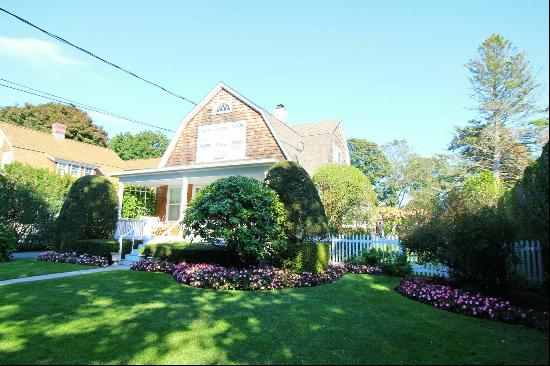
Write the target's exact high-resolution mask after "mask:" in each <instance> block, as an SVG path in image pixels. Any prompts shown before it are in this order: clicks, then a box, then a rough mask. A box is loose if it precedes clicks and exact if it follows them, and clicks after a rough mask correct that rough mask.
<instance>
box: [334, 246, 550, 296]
mask: <svg viewBox="0 0 550 366" xmlns="http://www.w3.org/2000/svg"><path fill="white" fill-rule="evenodd" d="M324 241H325V242H327V243H331V255H330V259H331V262H332V263H342V262H345V261H346V260H348V259H351V258H352V257H355V256H361V254H362V253H363V251H364V250H369V249H371V248H375V249H381V250H384V251H388V252H401V250H402V249H401V241H400V240H399V238H398V237H397V236H386V237H371V236H369V235H337V236H331V237H329V238H327V239H326V240H324ZM515 248H516V253H517V254H518V257H519V259H520V263H519V264H518V266H517V270H518V273H519V274H521V275H522V276H524V277H525V278H526V279H527V280H528V281H529V282H531V283H533V284H537V285H539V284H542V283H543V281H544V272H543V267H542V251H541V247H540V242H538V241H520V242H518V243H516V244H515ZM409 260H410V263H411V265H412V269H413V273H414V274H416V275H427V276H439V277H449V273H450V271H449V268H448V267H447V266H444V265H441V264H438V263H419V262H417V261H416V258H415V257H414V256H409Z"/></svg>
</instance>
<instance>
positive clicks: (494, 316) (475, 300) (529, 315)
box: [395, 277, 548, 329]
mask: <svg viewBox="0 0 550 366" xmlns="http://www.w3.org/2000/svg"><path fill="white" fill-rule="evenodd" d="M395 290H396V291H397V292H398V293H400V294H401V295H403V296H405V297H408V298H410V299H413V300H417V301H420V302H422V303H425V304H428V305H431V306H433V307H436V308H439V309H443V310H447V311H450V312H454V313H458V314H463V315H467V316H471V317H476V318H485V319H490V320H497V321H501V322H507V323H521V324H525V325H529V326H534V327H537V328H546V329H548V313H544V314H543V316H542V318H543V319H541V317H540V316H537V314H536V313H535V311H533V310H532V309H529V310H522V309H519V308H517V307H515V306H513V305H512V304H511V303H510V301H508V300H505V299H503V298H500V297H490V296H484V295H482V294H480V293H471V292H468V291H466V290H463V289H460V288H456V287H453V286H450V285H448V284H442V283H439V281H436V280H433V279H426V278H411V277H405V278H403V279H401V281H400V282H399V284H398V285H397V286H396V287H395Z"/></svg>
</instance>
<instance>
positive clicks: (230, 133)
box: [197, 122, 246, 161]
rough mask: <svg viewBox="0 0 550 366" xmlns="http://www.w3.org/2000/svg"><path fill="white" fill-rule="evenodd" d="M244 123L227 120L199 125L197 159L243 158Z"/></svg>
mask: <svg viewBox="0 0 550 366" xmlns="http://www.w3.org/2000/svg"><path fill="white" fill-rule="evenodd" d="M245 150H246V125H245V124H244V123H242V122H228V123H220V124H217V125H208V126H200V127H199V131H198V136H197V161H217V160H239V159H244V157H245Z"/></svg>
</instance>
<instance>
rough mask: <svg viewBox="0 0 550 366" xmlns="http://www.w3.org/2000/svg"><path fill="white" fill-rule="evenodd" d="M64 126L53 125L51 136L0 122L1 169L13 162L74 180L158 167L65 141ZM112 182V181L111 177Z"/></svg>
mask: <svg viewBox="0 0 550 366" xmlns="http://www.w3.org/2000/svg"><path fill="white" fill-rule="evenodd" d="M65 129H66V126H65V125H62V124H60V123H54V124H53V126H52V133H51V134H50V133H46V132H41V131H36V130H33V129H30V128H26V127H21V126H18V125H15V124H11V123H4V122H0V168H3V167H4V166H5V165H7V164H10V163H12V162H15V161H19V162H21V163H25V164H28V165H31V166H33V167H35V168H46V169H49V170H51V171H52V172H57V173H58V174H60V175H65V174H70V175H72V176H74V177H81V176H83V175H105V176H108V175H109V174H110V173H114V172H120V171H121V170H132V169H144V168H153V167H156V166H158V164H159V161H160V159H144V160H128V161H125V160H122V159H121V158H120V157H119V156H118V155H117V154H116V153H115V152H114V151H113V150H111V149H109V148H105V147H100V146H97V145H92V144H88V143H85V142H80V141H75V140H70V139H65ZM111 179H114V178H111Z"/></svg>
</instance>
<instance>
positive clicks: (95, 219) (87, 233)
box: [55, 175, 118, 251]
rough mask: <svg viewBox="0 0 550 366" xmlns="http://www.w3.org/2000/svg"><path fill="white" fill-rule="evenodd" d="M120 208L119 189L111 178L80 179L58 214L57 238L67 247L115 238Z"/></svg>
mask: <svg viewBox="0 0 550 366" xmlns="http://www.w3.org/2000/svg"><path fill="white" fill-rule="evenodd" d="M117 207H118V197H117V192H116V189H115V187H114V185H113V183H111V181H110V180H109V179H107V178H105V177H102V176H97V175H87V176H84V177H80V178H78V180H77V181H76V182H74V184H73V185H72V186H71V189H70V190H69V193H68V195H67V198H66V199H65V202H64V203H63V206H62V207H61V212H60V214H59V216H58V217H57V220H56V230H55V232H56V238H57V240H58V241H59V242H60V243H61V244H62V246H63V245H65V244H68V243H72V242H74V241H76V240H83V239H94V238H110V237H112V236H113V233H114V231H115V226H116V222H117V219H118V214H117ZM62 249H63V251H67V250H68V248H62Z"/></svg>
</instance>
